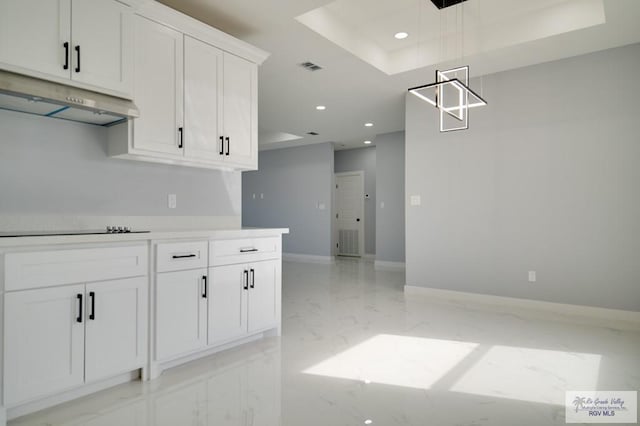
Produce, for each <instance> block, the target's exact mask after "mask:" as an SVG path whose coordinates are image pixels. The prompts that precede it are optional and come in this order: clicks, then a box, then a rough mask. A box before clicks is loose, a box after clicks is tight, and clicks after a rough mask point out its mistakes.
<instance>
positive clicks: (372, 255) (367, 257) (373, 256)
mask: <svg viewBox="0 0 640 426" xmlns="http://www.w3.org/2000/svg"><path fill="white" fill-rule="evenodd" d="M362 258H363V259H365V260H376V255H375V254H372V253H366V254H365V255H364V256H362Z"/></svg>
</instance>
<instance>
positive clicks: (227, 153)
mask: <svg viewBox="0 0 640 426" xmlns="http://www.w3.org/2000/svg"><path fill="white" fill-rule="evenodd" d="M225 139H227V152H226V153H225V155H229V145H231V143H230V142H231V138H230V137H229V136H227V137H226V138H225Z"/></svg>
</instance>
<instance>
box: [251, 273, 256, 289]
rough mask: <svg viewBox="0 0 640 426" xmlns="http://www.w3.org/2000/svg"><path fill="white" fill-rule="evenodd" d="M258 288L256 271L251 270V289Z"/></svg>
mask: <svg viewBox="0 0 640 426" xmlns="http://www.w3.org/2000/svg"><path fill="white" fill-rule="evenodd" d="M255 287H256V271H255V270H254V269H253V268H251V288H255Z"/></svg>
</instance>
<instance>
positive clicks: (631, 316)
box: [404, 285, 640, 331]
mask: <svg viewBox="0 0 640 426" xmlns="http://www.w3.org/2000/svg"><path fill="white" fill-rule="evenodd" d="M404 291H405V294H414V295H421V296H427V297H429V299H430V300H433V301H443V302H449V303H457V304H466V305H468V306H469V305H475V306H491V307H492V309H493V310H499V311H501V312H505V311H506V312H516V313H518V314H523V313H529V314H533V315H536V314H540V315H542V316H543V317H544V318H549V319H551V320H554V321H568V322H571V323H575V322H579V323H580V324H588V325H594V326H601V327H612V328H617V329H622V330H632V331H637V330H640V312H635V311H624V310H618V309H607V308H599V307H595V306H582V305H569V304H564V303H555V302H547V301H542V300H531V299H518V298H515V297H504V296H493V295H489V294H477V293H467V292H462V291H453V290H443V289H438V288H428V287H418V286H411V285H405V286H404ZM536 316H537V315H536Z"/></svg>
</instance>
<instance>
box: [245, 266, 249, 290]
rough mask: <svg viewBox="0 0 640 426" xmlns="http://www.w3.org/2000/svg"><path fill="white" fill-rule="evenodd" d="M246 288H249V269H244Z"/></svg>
mask: <svg viewBox="0 0 640 426" xmlns="http://www.w3.org/2000/svg"><path fill="white" fill-rule="evenodd" d="M244 289H245V290H249V271H247V270H246V269H245V270H244Z"/></svg>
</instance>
